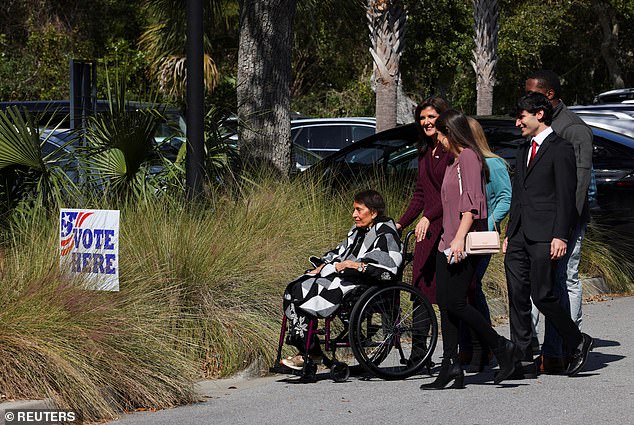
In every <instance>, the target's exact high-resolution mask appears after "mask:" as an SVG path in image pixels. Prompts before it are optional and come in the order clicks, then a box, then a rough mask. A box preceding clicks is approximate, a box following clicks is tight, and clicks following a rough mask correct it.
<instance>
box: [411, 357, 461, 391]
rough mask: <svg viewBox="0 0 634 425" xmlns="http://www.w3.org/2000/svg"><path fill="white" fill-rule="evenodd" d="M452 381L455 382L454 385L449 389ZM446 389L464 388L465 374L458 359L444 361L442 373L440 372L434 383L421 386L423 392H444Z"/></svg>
mask: <svg viewBox="0 0 634 425" xmlns="http://www.w3.org/2000/svg"><path fill="white" fill-rule="evenodd" d="M451 381H454V382H453V385H451V386H450V387H447V385H448V384H449V383H450V382H451ZM445 388H464V372H463V371H462V368H461V367H460V363H459V362H458V359H451V360H450V359H443V361H442V366H441V368H440V372H438V376H437V377H436V379H435V380H434V382H430V383H429V384H423V385H421V386H420V389H421V390H443V389H445Z"/></svg>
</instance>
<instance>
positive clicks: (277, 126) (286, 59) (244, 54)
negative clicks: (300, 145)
mask: <svg viewBox="0 0 634 425" xmlns="http://www.w3.org/2000/svg"><path fill="white" fill-rule="evenodd" d="M295 7H296V3H295V0H240V45H239V48H238V87H237V97H238V99H237V100H238V117H239V119H240V123H241V124H242V125H240V126H239V128H238V137H239V141H238V147H239V151H240V157H241V159H242V162H243V165H244V166H245V167H246V168H250V169H261V168H264V169H270V170H274V171H275V172H277V173H279V174H280V175H282V176H288V175H289V173H290V172H291V165H292V161H291V121H290V120H291V118H290V84H291V47H292V34H293V19H294V17H295Z"/></svg>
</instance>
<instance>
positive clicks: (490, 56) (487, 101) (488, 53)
mask: <svg viewBox="0 0 634 425" xmlns="http://www.w3.org/2000/svg"><path fill="white" fill-rule="evenodd" d="M499 15H500V8H499V6H498V2H497V0H473V22H474V24H473V26H474V29H475V35H474V37H473V41H474V43H475V47H474V49H473V60H472V61H471V66H472V67H473V70H474V71H475V74H476V93H477V101H476V113H477V114H478V115H491V114H492V113H493V86H495V66H496V64H497V62H498V56H497V47H498V32H499V29H500V23H499Z"/></svg>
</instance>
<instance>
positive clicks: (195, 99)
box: [185, 0, 205, 199]
mask: <svg viewBox="0 0 634 425" xmlns="http://www.w3.org/2000/svg"><path fill="white" fill-rule="evenodd" d="M204 93H205V88H204V77H203V1H202V0H187V109H186V111H187V112H186V114H187V116H186V118H187V157H186V160H185V167H186V168H185V170H186V179H187V197H188V198H189V199H193V198H195V197H197V196H198V195H199V194H200V193H201V192H202V182H203V171H204V167H203V164H204V144H203V143H204V142H203V140H204V110H203V103H204Z"/></svg>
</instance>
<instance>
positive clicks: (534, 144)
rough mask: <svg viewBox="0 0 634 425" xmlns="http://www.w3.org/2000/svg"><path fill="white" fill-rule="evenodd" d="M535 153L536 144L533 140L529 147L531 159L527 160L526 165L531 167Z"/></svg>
mask: <svg viewBox="0 0 634 425" xmlns="http://www.w3.org/2000/svg"><path fill="white" fill-rule="evenodd" d="M536 153H537V142H536V141H535V139H533V146H532V147H531V159H529V160H528V165H531V162H533V158H535V154H536Z"/></svg>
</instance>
